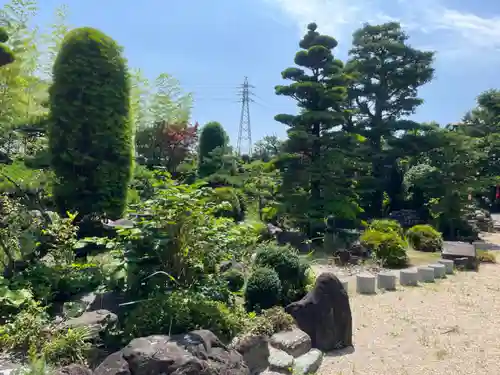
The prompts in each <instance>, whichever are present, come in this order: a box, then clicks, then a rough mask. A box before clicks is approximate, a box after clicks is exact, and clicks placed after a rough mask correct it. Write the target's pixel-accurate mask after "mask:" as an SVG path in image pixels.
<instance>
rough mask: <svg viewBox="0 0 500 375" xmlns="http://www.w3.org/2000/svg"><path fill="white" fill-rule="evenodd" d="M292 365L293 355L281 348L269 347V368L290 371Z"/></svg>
mask: <svg viewBox="0 0 500 375" xmlns="http://www.w3.org/2000/svg"><path fill="white" fill-rule="evenodd" d="M292 367H293V357H292V356H291V355H290V354H288V353H285V352H284V351H283V350H279V349H276V348H273V347H272V346H271V347H270V348H269V370H271V371H277V372H284V373H288V372H290V369H291V368H292Z"/></svg>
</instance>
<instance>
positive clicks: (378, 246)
mask: <svg viewBox="0 0 500 375" xmlns="http://www.w3.org/2000/svg"><path fill="white" fill-rule="evenodd" d="M360 241H361V244H362V245H363V246H365V247H366V248H367V249H369V250H370V251H371V252H372V254H373V256H374V257H375V259H377V260H379V261H381V263H382V265H383V266H384V267H395V268H397V267H404V266H405V265H407V264H408V256H407V254H406V250H407V247H408V244H407V243H406V241H405V240H404V239H402V238H401V237H400V236H399V234H398V233H396V232H395V231H388V232H380V231H377V230H373V229H369V230H367V231H365V232H364V233H363V234H362V235H361V238H360Z"/></svg>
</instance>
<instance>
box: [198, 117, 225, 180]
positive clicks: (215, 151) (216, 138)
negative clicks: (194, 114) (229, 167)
mask: <svg viewBox="0 0 500 375" xmlns="http://www.w3.org/2000/svg"><path fill="white" fill-rule="evenodd" d="M228 144H229V137H228V135H227V133H226V131H225V130H224V128H223V127H222V125H221V124H220V123H218V122H216V121H212V122H209V123H207V124H206V125H205V126H204V127H203V128H202V129H201V134H200V141H199V146H198V163H199V165H198V173H199V175H200V177H206V176H209V175H211V174H213V173H215V172H216V171H217V170H218V169H220V167H221V166H222V163H223V160H222V158H223V155H224V154H225V153H226V149H227V147H228Z"/></svg>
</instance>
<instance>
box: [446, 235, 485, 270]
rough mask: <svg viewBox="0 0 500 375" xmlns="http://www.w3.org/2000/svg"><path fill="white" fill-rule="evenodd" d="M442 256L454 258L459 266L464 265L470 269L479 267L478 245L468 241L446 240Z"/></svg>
mask: <svg viewBox="0 0 500 375" xmlns="http://www.w3.org/2000/svg"><path fill="white" fill-rule="evenodd" d="M441 258H443V259H450V260H453V261H454V262H455V265H456V266H457V268H458V267H463V268H465V269H468V270H477V268H478V262H477V252H476V247H475V246H474V245H473V244H470V243H468V242H459V241H445V242H444V244H443V250H442V252H441ZM463 258H465V259H463ZM459 259H460V260H459Z"/></svg>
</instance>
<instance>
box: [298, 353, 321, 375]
mask: <svg viewBox="0 0 500 375" xmlns="http://www.w3.org/2000/svg"><path fill="white" fill-rule="evenodd" d="M321 362H323V353H322V352H321V351H320V350H318V349H312V350H311V351H309V352H308V353H306V354H304V355H301V356H300V357H298V358H295V364H294V365H293V375H308V374H314V373H315V372H316V371H318V369H319V366H321Z"/></svg>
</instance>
